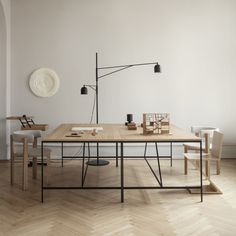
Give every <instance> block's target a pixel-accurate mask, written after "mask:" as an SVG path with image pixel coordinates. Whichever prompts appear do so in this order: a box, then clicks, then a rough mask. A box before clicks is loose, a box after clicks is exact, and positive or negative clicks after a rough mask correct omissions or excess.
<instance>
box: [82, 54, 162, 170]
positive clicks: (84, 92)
mask: <svg viewBox="0 0 236 236" xmlns="http://www.w3.org/2000/svg"><path fill="white" fill-rule="evenodd" d="M146 65H155V66H154V73H160V72H161V67H160V65H159V64H158V62H149V63H138V64H130V65H121V66H106V67H98V53H96V84H95V85H90V84H85V85H83V87H82V88H81V90H80V93H81V94H82V95H87V94H88V89H87V87H89V88H91V89H93V90H94V91H95V93H96V123H97V124H98V123H99V121H98V80H99V79H101V78H103V77H105V76H108V75H111V74H114V73H116V72H118V71H121V70H125V69H128V68H130V67H135V66H146ZM110 69H114V70H113V71H111V72H109V73H105V74H102V75H98V71H99V70H110ZM98 152H99V151H98V145H97V160H91V161H90V162H89V163H88V164H89V165H97V166H100V165H107V164H109V162H108V161H106V160H101V159H99V158H98Z"/></svg>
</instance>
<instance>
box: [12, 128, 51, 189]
mask: <svg viewBox="0 0 236 236" xmlns="http://www.w3.org/2000/svg"><path fill="white" fill-rule="evenodd" d="M39 137H41V133H40V131H36V130H34V131H31V130H24V131H16V132H14V133H13V134H12V135H11V184H12V185H13V184H14V165H15V159H16V158H17V157H21V158H23V165H22V166H23V169H22V171H23V174H22V189H23V190H27V189H28V161H29V159H30V158H32V159H33V170H32V171H33V174H32V177H33V178H35V179H36V178H37V158H38V157H39V158H40V159H41V148H38V147H37V139H38V138H39ZM15 143H18V144H19V143H20V144H22V147H21V148H16V145H15ZM30 146H31V147H30ZM18 149H20V150H18ZM43 154H44V156H45V157H46V158H47V168H46V172H48V168H49V164H50V155H51V150H49V149H47V148H45V149H44V151H43ZM46 174H47V176H48V173H46Z"/></svg>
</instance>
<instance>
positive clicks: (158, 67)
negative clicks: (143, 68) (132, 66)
mask: <svg viewBox="0 0 236 236" xmlns="http://www.w3.org/2000/svg"><path fill="white" fill-rule="evenodd" d="M154 72H155V73H160V72H161V66H160V65H159V64H158V63H157V64H156V65H155V66H154Z"/></svg>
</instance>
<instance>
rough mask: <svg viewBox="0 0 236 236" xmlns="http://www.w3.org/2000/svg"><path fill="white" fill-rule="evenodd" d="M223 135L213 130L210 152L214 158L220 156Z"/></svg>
mask: <svg viewBox="0 0 236 236" xmlns="http://www.w3.org/2000/svg"><path fill="white" fill-rule="evenodd" d="M223 138H224V135H223V134H222V133H221V132H219V131H214V134H213V139H212V149H211V154H212V156H214V157H216V158H219V159H220V158H221V153H222V146H223Z"/></svg>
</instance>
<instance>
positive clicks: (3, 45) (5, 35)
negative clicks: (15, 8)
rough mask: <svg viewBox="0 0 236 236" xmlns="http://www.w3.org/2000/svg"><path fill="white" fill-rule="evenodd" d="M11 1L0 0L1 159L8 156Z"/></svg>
mask: <svg viewBox="0 0 236 236" xmlns="http://www.w3.org/2000/svg"><path fill="white" fill-rule="evenodd" d="M9 82H10V1H8V0H0V159H5V158H6V153H7V150H6V147H7V146H6V142H7V139H8V135H7V134H8V127H7V124H6V116H7V114H8V109H9V106H10V102H9V99H8V98H9V87H10V86H9Z"/></svg>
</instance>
